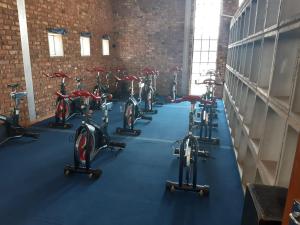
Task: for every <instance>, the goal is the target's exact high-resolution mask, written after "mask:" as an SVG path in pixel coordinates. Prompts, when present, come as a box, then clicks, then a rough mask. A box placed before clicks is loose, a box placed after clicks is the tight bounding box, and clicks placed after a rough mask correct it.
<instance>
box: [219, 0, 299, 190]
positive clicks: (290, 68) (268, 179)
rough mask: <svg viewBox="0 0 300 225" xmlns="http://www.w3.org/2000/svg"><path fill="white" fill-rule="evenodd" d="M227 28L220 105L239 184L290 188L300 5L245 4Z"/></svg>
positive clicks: (259, 0)
mask: <svg viewBox="0 0 300 225" xmlns="http://www.w3.org/2000/svg"><path fill="white" fill-rule="evenodd" d="M230 27H231V31H230V36H229V42H230V45H229V49H228V58H227V66H226V73H225V75H226V78H225V88H224V103H225V111H226V114H227V120H228V124H229V126H230V131H231V135H232V140H233V143H234V149H235V154H236V158H237V163H238V167H239V171H240V175H241V181H242V183H243V184H244V185H245V184H246V183H248V182H252V183H260V184H268V185H279V186H284V187H288V185H289V180H290V176H291V171H292V165H293V160H294V155H295V150H296V146H297V142H298V136H299V132H300V38H299V37H300V3H299V0H248V1H246V2H245V3H243V4H242V6H241V8H240V9H239V10H238V11H237V12H236V14H235V16H234V18H233V19H232V21H231V26H230Z"/></svg>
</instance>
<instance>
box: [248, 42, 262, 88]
mask: <svg viewBox="0 0 300 225" xmlns="http://www.w3.org/2000/svg"><path fill="white" fill-rule="evenodd" d="M261 49H262V40H259V41H256V42H254V47H253V56H252V63H251V75H250V81H251V82H253V83H257V79H258V73H259V69H260V63H261Z"/></svg>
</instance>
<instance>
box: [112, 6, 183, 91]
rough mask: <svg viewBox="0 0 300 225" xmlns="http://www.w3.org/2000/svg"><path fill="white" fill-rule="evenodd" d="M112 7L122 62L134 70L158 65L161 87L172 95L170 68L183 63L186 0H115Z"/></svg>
mask: <svg viewBox="0 0 300 225" xmlns="http://www.w3.org/2000/svg"><path fill="white" fill-rule="evenodd" d="M112 6H113V16H114V30H115V38H116V44H117V49H118V55H119V57H120V58H119V59H120V62H121V63H122V64H124V65H126V67H127V68H128V70H129V71H130V72H133V73H134V72H135V71H137V70H140V69H141V68H142V67H143V66H151V67H154V68H157V69H158V70H159V71H160V77H159V80H158V90H159V92H160V93H161V94H164V95H166V94H169V93H170V90H169V89H170V85H171V79H172V74H171V73H170V72H169V70H170V68H172V67H174V66H175V65H182V57H183V41H184V15H185V1H184V0H154V1H149V0H113V1H112ZM180 80H181V77H180V79H179V85H180Z"/></svg>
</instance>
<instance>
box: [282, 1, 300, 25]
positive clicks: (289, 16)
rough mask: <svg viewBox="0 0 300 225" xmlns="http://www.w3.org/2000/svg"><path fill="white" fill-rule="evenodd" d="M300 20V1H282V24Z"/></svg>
mask: <svg viewBox="0 0 300 225" xmlns="http://www.w3.org/2000/svg"><path fill="white" fill-rule="evenodd" d="M298 18H300V4H299V0H282V6H281V16H280V22H283V21H290V20H296V19H298Z"/></svg>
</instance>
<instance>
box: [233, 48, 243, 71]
mask: <svg viewBox="0 0 300 225" xmlns="http://www.w3.org/2000/svg"><path fill="white" fill-rule="evenodd" d="M242 51H243V48H242V46H238V52H237V53H238V55H237V62H236V67H235V69H236V71H240V67H241V60H242V54H243V53H242Z"/></svg>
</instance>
